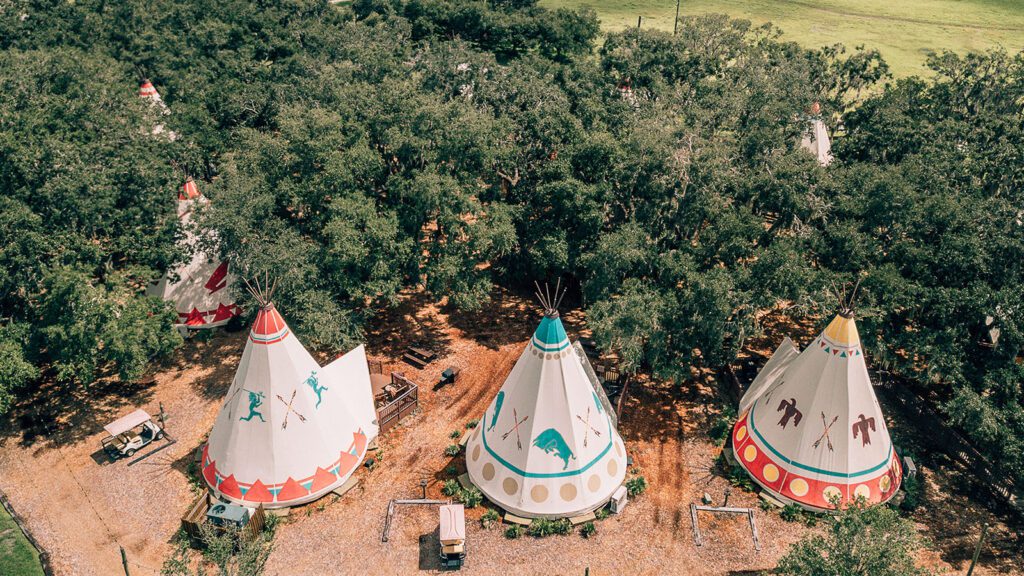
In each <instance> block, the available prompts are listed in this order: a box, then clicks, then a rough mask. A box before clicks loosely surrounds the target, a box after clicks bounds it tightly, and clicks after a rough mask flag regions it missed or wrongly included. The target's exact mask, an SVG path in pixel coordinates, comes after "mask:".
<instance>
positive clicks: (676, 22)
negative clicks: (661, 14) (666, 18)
mask: <svg viewBox="0 0 1024 576" xmlns="http://www.w3.org/2000/svg"><path fill="white" fill-rule="evenodd" d="M678 31H679V0H676V19H675V20H674V21H673V22H672V35H673V36H675V35H676V32H678Z"/></svg>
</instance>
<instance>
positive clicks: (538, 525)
mask: <svg viewBox="0 0 1024 576" xmlns="http://www.w3.org/2000/svg"><path fill="white" fill-rule="evenodd" d="M571 531H572V524H570V523H569V520H567V519H565V518H562V519H561V520H549V519H548V518H537V519H535V520H534V521H533V522H531V523H530V526H529V527H528V528H527V529H526V533H527V534H529V535H530V536H533V537H534V538H544V537H545V536H551V535H552V534H561V535H565V534H568V533H569V532H571Z"/></svg>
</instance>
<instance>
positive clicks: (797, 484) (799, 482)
mask: <svg viewBox="0 0 1024 576" xmlns="http://www.w3.org/2000/svg"><path fill="white" fill-rule="evenodd" d="M808 490H810V486H808V485H807V481H806V480H804V479H803V478H794V479H793V481H792V482H790V483H789V491H790V492H792V493H793V495H794V496H806V495H807V491H808Z"/></svg>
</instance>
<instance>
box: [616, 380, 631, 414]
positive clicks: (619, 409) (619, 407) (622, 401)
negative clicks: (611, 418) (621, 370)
mask: <svg viewBox="0 0 1024 576" xmlns="http://www.w3.org/2000/svg"><path fill="white" fill-rule="evenodd" d="M621 378H622V392H619V401H618V402H616V403H615V417H616V418H618V419H619V420H620V421H621V420H622V405H623V404H625V402H626V389H627V388H629V375H628V374H622V376H621Z"/></svg>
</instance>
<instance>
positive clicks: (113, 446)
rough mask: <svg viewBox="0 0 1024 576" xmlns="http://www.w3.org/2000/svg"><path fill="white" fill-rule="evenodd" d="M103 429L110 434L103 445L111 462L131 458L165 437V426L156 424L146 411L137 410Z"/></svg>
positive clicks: (103, 441)
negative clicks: (140, 450)
mask: <svg viewBox="0 0 1024 576" xmlns="http://www.w3.org/2000/svg"><path fill="white" fill-rule="evenodd" d="M103 429H104V430H106V431H107V434H110V436H107V437H106V438H104V439H103V440H102V441H101V443H102V444H103V451H104V452H106V453H107V455H108V456H110V459H111V460H116V459H118V458H121V457H125V458H131V457H132V456H134V455H135V453H136V452H137V451H138V450H139V449H141V448H143V447H145V446H148V445H149V444H151V443H152V442H153V441H154V440H159V439H161V438H163V437H164V429H163V426H162V425H161V424H159V423H157V422H154V421H153V417H152V416H150V415H149V414H148V413H147V412H146V411H145V410H136V411H135V412H132V413H131V414H128V415H127V416H122V417H120V418H118V419H117V420H114V421H113V422H111V423H110V424H107V425H106V426H104V427H103Z"/></svg>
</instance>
